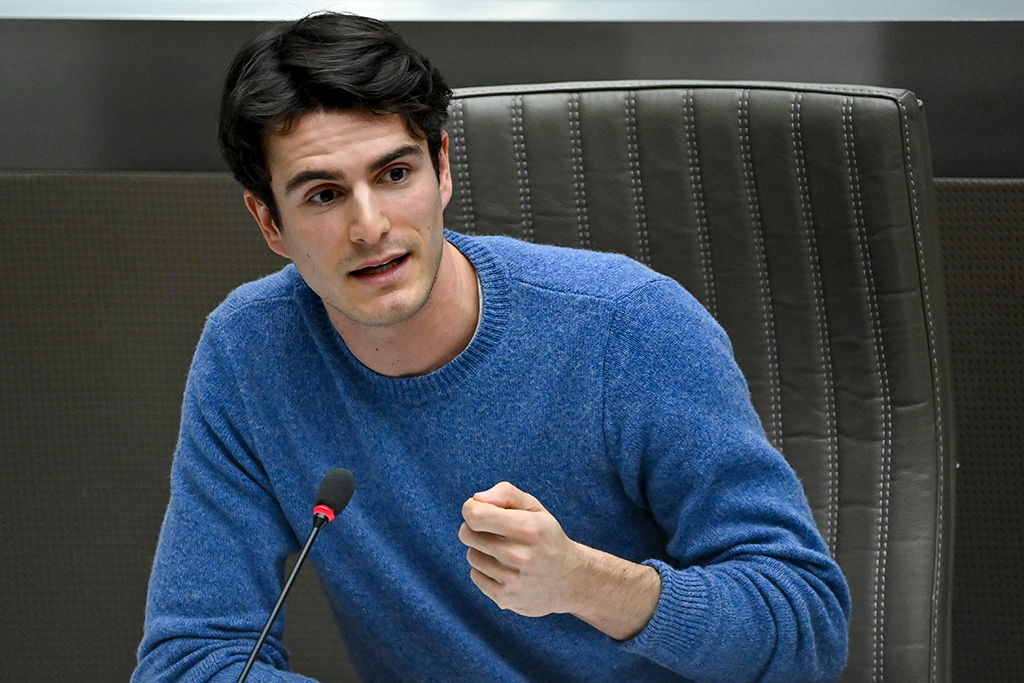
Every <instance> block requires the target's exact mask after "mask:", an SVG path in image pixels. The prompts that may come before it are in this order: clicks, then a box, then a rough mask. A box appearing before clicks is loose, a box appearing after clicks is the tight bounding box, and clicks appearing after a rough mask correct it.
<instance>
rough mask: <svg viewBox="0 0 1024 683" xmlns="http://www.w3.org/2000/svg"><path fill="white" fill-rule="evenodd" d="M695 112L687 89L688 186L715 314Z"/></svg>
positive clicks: (708, 295) (709, 299) (707, 290)
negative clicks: (691, 196)
mask: <svg viewBox="0 0 1024 683" xmlns="http://www.w3.org/2000/svg"><path fill="white" fill-rule="evenodd" d="M696 118H697V114H696V107H695V105H694V102H693V90H692V89H687V91H686V99H685V102H684V106H683V122H684V124H685V127H686V150H687V152H688V163H689V169H690V188H691V189H692V191H693V208H694V211H695V212H696V214H697V237H698V239H699V241H700V271H701V275H703V277H704V295H705V298H706V299H707V309H708V312H709V313H710V314H711V315H712V316H713V317H714V316H716V314H717V310H716V309H717V304H716V303H715V281H714V272H713V270H712V268H711V240H710V238H709V236H708V216H707V211H706V210H705V207H704V187H703V185H702V184H701V180H700V158H699V156H698V154H697V121H696Z"/></svg>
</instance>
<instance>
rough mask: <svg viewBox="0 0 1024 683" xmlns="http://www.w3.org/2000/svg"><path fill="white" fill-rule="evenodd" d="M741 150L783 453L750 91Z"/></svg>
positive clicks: (772, 429)
mask: <svg viewBox="0 0 1024 683" xmlns="http://www.w3.org/2000/svg"><path fill="white" fill-rule="evenodd" d="M738 113H739V125H740V149H741V151H742V155H743V173H744V176H745V177H746V184H747V205H748V207H749V209H750V221H751V225H752V227H753V231H754V247H755V250H756V252H757V270H758V278H759V279H760V287H761V307H762V310H763V311H764V335H765V350H766V352H767V354H768V385H769V389H770V392H771V424H770V425H769V428H768V433H769V436H770V437H771V442H772V444H773V445H774V446H775V447H776V448H778V449H779V450H780V451H781V450H782V447H783V444H782V409H781V390H780V388H779V363H778V350H777V349H776V344H775V319H774V316H773V315H772V291H771V285H770V283H769V281H768V255H767V253H766V251H765V245H764V229H763V226H762V225H761V212H760V207H759V206H758V199H757V185H756V183H755V181H754V159H753V154H752V151H751V147H750V91H749V90H743V91H741V93H740V98H739V111H738Z"/></svg>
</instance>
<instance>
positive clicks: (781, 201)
mask: <svg viewBox="0 0 1024 683" xmlns="http://www.w3.org/2000/svg"><path fill="white" fill-rule="evenodd" d="M452 112H453V118H452V121H451V122H450V123H449V125H448V130H449V133H450V135H451V142H450V154H451V158H452V174H453V178H454V184H455V188H454V196H453V198H452V201H451V203H450V205H449V207H448V210H447V213H446V224H447V225H448V226H449V227H451V228H453V229H455V230H458V231H463V232H467V233H501V234H508V235H513V236H517V237H521V238H525V239H527V240H536V241H539V242H548V243H553V244H560V245H567V246H576V247H585V248H590V249H599V250H604V251H615V252H621V253H624V254H627V255H629V256H632V257H634V258H636V259H638V260H640V261H642V262H644V263H647V264H649V265H650V266H652V267H653V268H655V269H656V270H659V271H661V272H663V273H665V274H667V275H670V276H671V277H673V278H675V279H676V280H678V281H679V282H681V283H682V284H683V285H684V286H686V287H687V288H688V289H689V290H690V291H691V292H692V293H693V294H694V295H695V296H696V297H697V298H698V299H700V301H701V302H702V303H703V304H704V305H705V306H706V307H707V308H708V310H709V311H710V312H711V313H712V314H713V315H714V316H715V317H716V318H717V319H718V320H719V321H720V322H721V324H722V325H723V326H724V327H725V329H726V330H727V331H728V333H729V335H730V336H731V338H732V341H733V345H734V348H735V351H736V356H737V358H738V360H739V363H740V365H741V366H742V368H743V370H744V372H745V373H746V376H747V378H748V381H749V383H750V388H751V391H752V394H753V398H754V403H755V406H756V407H757V409H758V411H759V413H760V415H761V418H762V421H763V423H764V427H765V430H766V431H767V433H768V436H769V437H770V438H771V440H772V442H773V443H774V444H775V445H776V446H777V447H778V448H779V449H780V450H781V451H782V452H783V453H784V454H785V456H786V458H787V459H788V460H789V461H790V462H791V463H792V465H793V466H794V468H795V469H796V471H797V473H798V474H799V476H800V478H801V480H802V481H803V484H804V487H805V488H806V491H807V495H808V498H809V499H810V502H811V505H812V507H813V510H814V514H815V519H816V520H817V522H818V524H819V526H820V528H821V531H822V534H823V535H824V537H825V539H826V541H827V543H828V545H829V547H830V549H831V550H832V552H833V554H834V556H835V557H836V558H837V559H838V561H839V563H840V565H841V566H842V568H843V570H844V572H845V573H846V576H847V579H848V581H849V583H850V588H851V591H852V595H853V615H852V621H851V627H850V656H849V661H848V664H847V668H846V670H845V672H844V674H843V678H842V680H843V681H885V680H889V681H900V682H904V681H933V682H938V681H948V680H950V647H949V643H950V586H951V576H950V575H951V558H952V552H951V550H952V541H953V495H952V492H953V472H954V442H953V425H952V424H951V413H952V404H951V397H950V389H949V387H950V372H949V359H948V351H947V348H948V342H947V332H946V323H945V302H944V298H943V284H942V276H941V272H940V255H939V251H938V249H939V244H938V234H937V228H936V221H935V200H934V190H933V187H932V178H931V162H930V158H929V148H928V138H927V132H926V126H925V120H924V115H923V112H922V110H921V106H920V103H919V102H918V101H917V99H916V98H915V96H914V95H913V94H912V93H910V92H906V91H899V90H884V89H877V88H866V87H846V86H832V85H792V84H770V83H709V82H629V83H575V84H563V85H533V86H510V87H498V88H478V89H468V90H461V91H459V92H458V93H457V98H456V99H455V101H454V103H453V107H452Z"/></svg>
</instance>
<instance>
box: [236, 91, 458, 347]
mask: <svg viewBox="0 0 1024 683" xmlns="http://www.w3.org/2000/svg"><path fill="white" fill-rule="evenodd" d="M438 162H439V163H438V172H435V170H434V166H433V164H432V163H431V159H430V154H429V152H428V151H427V143H426V141H425V140H420V139H418V138H415V137H413V136H412V135H411V134H410V133H409V130H408V128H407V127H406V124H405V122H404V121H403V120H402V118H401V117H400V116H398V115H396V114H385V115H379V114H373V113H368V112H363V111H358V110H349V111H342V112H315V113H310V114H306V115H304V116H303V117H301V118H300V119H299V120H298V121H296V122H295V123H294V125H293V126H292V127H291V129H290V130H289V131H288V132H287V133H273V134H271V135H270V136H269V138H268V140H267V163H268V168H269V170H270V177H271V190H272V192H273V194H274V199H275V200H276V202H277V209H278V215H279V217H280V221H281V223H280V225H277V224H276V223H275V222H274V221H273V219H272V218H271V216H270V211H269V210H268V209H267V207H266V206H265V205H263V204H262V202H260V201H259V200H258V199H256V197H255V196H254V195H252V193H250V192H248V191H247V192H246V196H245V199H246V205H247V206H248V207H249V210H250V211H251V212H252V214H253V216H255V217H256V220H257V222H258V223H259V224H260V228H261V229H262V231H263V235H264V237H265V238H266V240H267V244H269V245H270V248H271V249H273V250H274V251H275V252H277V253H278V254H281V255H282V256H285V257H287V258H290V259H291V260H292V262H293V263H294V264H295V267H296V268H297V269H298V271H299V274H300V275H302V278H303V279H304V280H305V281H306V283H307V284H308V285H309V286H310V288H312V289H313V291H315V292H316V293H317V294H318V295H320V297H321V298H322V299H323V301H324V304H325V305H326V306H327V310H328V312H329V313H330V315H331V319H332V320H337V316H339V315H340V316H343V317H344V318H346V319H347V321H351V322H352V323H355V324H356V325H358V326H362V327H385V326H389V325H394V324H397V323H400V322H403V321H405V320H408V319H409V318H411V317H412V316H413V315H415V314H416V313H417V312H418V311H419V310H420V309H421V308H422V307H423V305H424V304H425V303H426V302H427V300H428V298H429V296H430V292H431V289H432V287H433V284H434V280H435V278H436V276H437V271H438V267H439V264H440V262H441V253H442V250H443V247H444V229H443V218H442V212H443V211H444V207H445V206H446V205H447V203H448V200H449V199H450V198H451V193H452V185H451V172H450V168H449V165H448V139H447V136H445V137H444V138H443V141H442V146H441V152H440V155H439V159H438ZM347 321H345V322H347ZM335 325H336V326H338V322H335Z"/></svg>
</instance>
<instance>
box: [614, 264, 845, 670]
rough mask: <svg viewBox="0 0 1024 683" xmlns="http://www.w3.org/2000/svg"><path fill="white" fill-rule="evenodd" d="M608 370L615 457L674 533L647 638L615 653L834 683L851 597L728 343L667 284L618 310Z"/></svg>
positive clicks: (654, 562)
mask: <svg viewBox="0 0 1024 683" xmlns="http://www.w3.org/2000/svg"><path fill="white" fill-rule="evenodd" d="M621 303H622V306H621V307H620V309H619V310H618V312H617V314H616V318H615V321H614V323H613V325H612V329H611V334H610V337H609V343H608V347H607V351H606V358H605V386H606V398H605V411H606V417H605V424H606V439H607V443H608V448H609V453H610V457H612V458H613V459H616V460H617V467H618V469H619V471H620V473H621V477H622V481H623V484H624V485H625V487H626V491H627V493H628V494H629V495H630V496H631V497H632V498H633V500H634V501H635V502H637V504H639V505H641V506H643V507H646V508H647V509H649V510H650V512H651V514H652V515H653V516H654V518H655V519H656V520H657V521H658V523H659V525H660V526H661V527H662V529H663V530H664V532H665V534H666V539H667V556H666V557H664V558H652V559H649V560H648V561H647V562H645V564H649V565H651V566H653V567H655V568H656V569H657V570H658V572H659V573H660V575H661V580H662V592H661V596H660V599H659V603H658V607H657V609H656V611H655V614H654V616H653V618H652V619H651V621H650V623H649V624H648V625H647V627H646V628H645V629H644V630H643V631H642V632H641V633H640V634H638V635H637V636H636V637H635V638H633V639H632V640H630V641H628V642H625V643H623V644H622V645H621V647H623V648H625V649H627V650H629V651H632V652H634V653H637V654H640V655H642V656H644V657H647V658H648V659H650V660H652V661H654V662H656V663H658V664H660V665H661V666H664V667H667V668H669V669H671V670H673V671H675V672H677V673H679V674H681V675H682V676H685V677H686V678H688V679H691V680H693V681H697V682H701V683H703V682H711V681H732V682H733V683H735V682H738V681H787V682H792V681H829V680H834V679H835V678H837V677H838V676H839V674H840V673H841V671H842V668H843V666H844V664H845V661H846V651H847V629H848V621H849V611H850V599H849V592H848V589H847V585H846V582H845V579H844V578H843V575H842V573H841V571H840V569H839V567H838V566H837V565H836V564H835V562H834V561H833V560H832V558H831V557H830V555H829V553H828V550H827V547H826V546H825V544H824V542H823V541H822V539H821V536H820V534H819V532H818V530H817V527H816V526H815V523H814V520H813V517H812V515H811V512H810V509H809V506H808V504H807V500H806V496H805V494H804V492H803V489H802V487H801V486H800V483H799V481H798V480H797V478H796V475H795V473H794V472H793V470H792V469H791V468H790V467H789V465H788V464H787V463H786V461H785V460H784V459H783V457H782V456H781V455H780V454H779V452H778V451H777V450H775V449H774V448H773V447H772V446H771V445H770V444H769V443H768V441H767V438H766V437H765V434H764V430H763V429H762V427H761V424H760V422H759V420H758V418H757V415H756V413H755V412H754V408H753V406H752V404H751V401H750V394H749V390H748V387H747V385H746V382H745V380H744V379H743V377H742V375H741V373H740V370H739V368H738V366H737V365H736V363H735V361H734V359H733V356H732V349H731V346H730V344H729V341H728V339H727V338H726V335H725V332H724V331H723V330H722V329H721V328H720V327H719V326H718V325H717V323H715V322H714V321H713V320H712V319H711V317H710V316H709V315H708V314H707V313H706V312H705V311H704V309H703V308H702V307H701V306H700V304H699V303H698V302H696V300H694V299H693V298H692V297H691V296H690V295H689V294H687V293H686V292H685V291H684V290H682V288H680V287H679V286H678V285H676V284H675V283H674V282H671V281H669V280H663V281H658V282H655V283H652V284H648V285H646V286H644V287H642V288H640V289H638V290H636V291H634V292H633V293H632V294H630V295H629V297H627V298H626V300H624V301H622V302H621Z"/></svg>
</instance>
